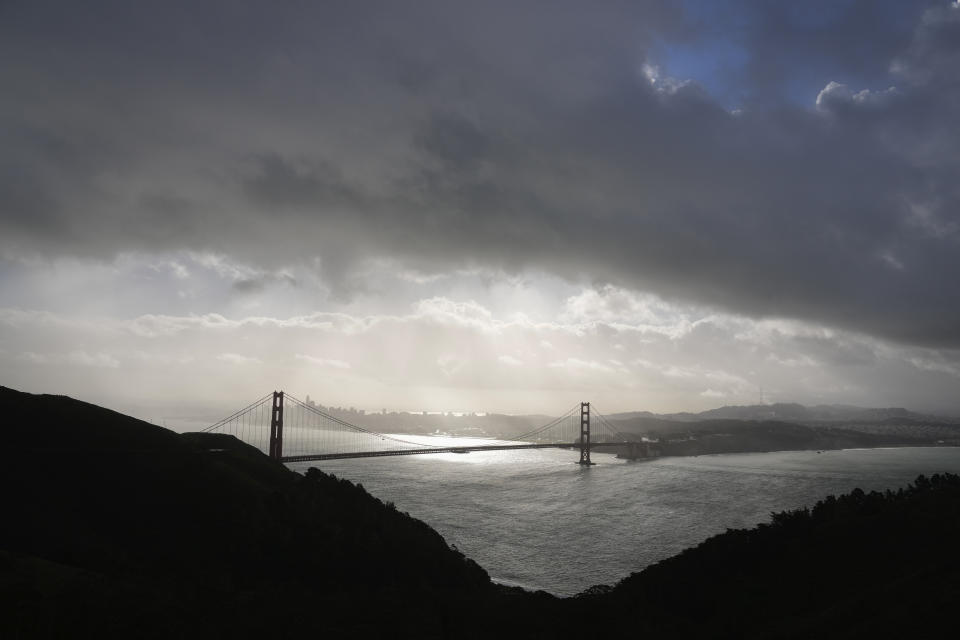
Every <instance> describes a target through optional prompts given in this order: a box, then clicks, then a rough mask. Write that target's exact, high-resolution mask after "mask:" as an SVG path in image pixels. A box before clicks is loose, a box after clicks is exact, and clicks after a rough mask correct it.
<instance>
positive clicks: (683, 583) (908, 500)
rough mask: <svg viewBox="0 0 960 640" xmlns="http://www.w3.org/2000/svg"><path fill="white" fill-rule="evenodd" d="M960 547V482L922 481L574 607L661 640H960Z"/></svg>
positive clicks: (712, 545)
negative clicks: (959, 615)
mask: <svg viewBox="0 0 960 640" xmlns="http://www.w3.org/2000/svg"><path fill="white" fill-rule="evenodd" d="M958 541H960V476H956V475H952V474H945V475H934V476H933V477H932V478H930V479H927V478H924V477H922V476H921V477H920V478H918V479H917V481H916V483H915V484H913V485H911V486H910V487H908V488H906V489H901V490H898V491H895V492H890V491H888V492H886V493H878V492H871V493H863V492H862V491H860V490H859V489H857V490H855V491H853V492H852V493H850V494H847V495H843V496H840V497H833V496H830V497H829V498H827V499H825V500H823V501H821V502H818V503H817V504H816V506H814V507H813V508H812V509H809V510H808V509H801V510H797V511H790V512H782V513H778V514H773V517H772V520H771V522H770V524H766V525H760V526H759V527H757V528H754V529H750V530H731V531H728V532H727V533H725V534H721V535H718V536H715V537H713V538H710V539H709V540H707V541H706V542H704V543H702V544H700V545H699V546H697V547H695V548H693V549H688V550H686V551H684V552H682V553H680V554H679V555H677V556H674V557H672V558H669V559H667V560H664V561H663V562H660V563H658V564H656V565H654V566H651V567H648V568H647V569H645V570H644V571H642V572H640V573H636V574H633V575H631V576H630V577H629V578H627V579H625V580H623V581H622V582H621V583H619V584H618V585H616V587H614V588H613V589H597V590H596V592H597V593H595V594H593V595H584V596H580V597H579V598H577V599H576V600H575V601H572V602H571V603H570V605H571V608H572V609H574V610H577V609H581V610H589V611H591V612H597V613H600V615H602V616H604V617H605V618H607V619H609V620H611V621H615V622H614V623H613V624H612V625H611V627H612V628H611V629H610V631H611V632H612V631H614V630H619V631H621V632H630V633H632V634H636V635H641V634H646V633H651V634H653V637H678V636H679V637H711V638H824V637H830V638H892V637H896V638H953V637H956V632H957V623H956V619H955V614H954V611H955V608H956V606H957V604H958V603H960V554H958V553H957V544H958ZM628 611H629V612H632V613H630V614H627V615H625V612H628ZM615 628H616V629H615ZM572 633H573V634H574V635H575V633H576V630H572Z"/></svg>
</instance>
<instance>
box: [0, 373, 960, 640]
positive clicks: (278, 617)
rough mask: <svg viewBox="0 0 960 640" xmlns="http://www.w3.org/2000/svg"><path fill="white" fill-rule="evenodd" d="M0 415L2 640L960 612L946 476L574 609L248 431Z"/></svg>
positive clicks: (98, 413) (680, 562)
mask: <svg viewBox="0 0 960 640" xmlns="http://www.w3.org/2000/svg"><path fill="white" fill-rule="evenodd" d="M0 415H3V416H4V423H3V426H2V430H3V432H2V436H3V437H4V438H5V440H4V442H5V446H4V448H3V449H2V454H0V469H2V471H0V480H2V482H3V487H4V504H3V507H4V512H3V526H2V527H0V637H2V638H4V639H6V638H35V637H57V638H60V637H88V636H89V637H99V638H104V637H124V638H131V637H135V638H180V637H198V638H201V637H202V638H205V639H209V638H220V637H244V638H245V637H256V638H285V637H298V638H302V637H321V636H324V637H333V638H350V637H382V638H396V637H417V638H441V637H442V638H488V637H497V638H504V637H518V638H557V637H570V638H574V637H576V638H584V637H650V638H685V637H692V638H860V637H862V638H871V639H873V638H887V637H896V638H913V637H923V638H930V637H950V638H952V637H954V636H955V633H953V632H952V631H951V632H948V633H947V634H939V633H937V632H936V631H938V630H939V629H942V628H950V627H955V621H954V609H955V607H956V604H957V603H960V554H958V553H957V545H958V543H960V477H957V476H953V475H949V474H948V475H938V476H934V477H933V478H931V479H929V480H927V479H925V478H919V479H918V480H917V482H916V483H915V485H913V486H911V487H909V488H907V489H905V490H900V491H896V492H888V493H885V494H880V493H870V494H864V493H863V492H860V491H855V492H853V493H851V494H849V495H845V496H841V497H839V498H833V497H830V498H828V499H826V500H824V501H822V502H820V503H818V504H817V505H816V506H815V507H814V508H813V509H810V510H800V511H793V512H785V513H780V514H776V515H774V516H773V518H772V521H771V523H770V524H768V525H761V526H759V527H757V528H755V529H751V530H735V531H728V532H727V533H725V534H722V535H719V536H715V537H713V538H710V539H709V540H707V541H705V542H704V543H702V544H701V545H699V546H698V547H696V548H694V549H689V550H687V551H685V552H683V553H681V554H679V555H677V556H675V557H673V558H670V559H668V560H665V561H663V562H661V563H659V564H657V565H654V566H652V567H649V568H647V569H645V570H643V571H642V572H640V573H636V574H634V575H632V576H630V577H629V578H627V579H625V580H624V581H622V582H621V583H620V584H618V585H616V586H615V587H612V588H610V587H597V588H595V589H592V590H591V591H590V592H588V593H587V594H584V595H581V596H579V597H577V598H571V599H566V600H558V599H556V598H552V597H550V596H548V595H546V594H542V593H541V594H532V593H527V592H524V591H521V590H519V589H505V588H499V587H496V586H495V585H492V584H491V583H490V581H489V579H488V577H487V575H486V573H485V572H484V571H483V569H481V568H480V567H479V566H477V565H476V564H475V563H474V562H472V561H470V560H469V559H466V558H464V557H463V555H462V554H460V553H459V552H457V551H456V550H454V549H450V548H449V547H448V546H447V545H446V543H445V542H444V541H443V539H442V538H441V537H440V535H439V534H437V533H436V532H435V531H433V530H432V529H430V527H428V526H427V525H425V524H424V523H422V522H420V521H418V520H415V519H413V518H411V517H409V516H407V515H406V514H403V513H399V512H398V511H396V510H395V509H394V508H393V507H392V506H391V505H385V504H383V503H381V502H380V501H379V500H377V499H375V498H373V497H371V496H370V495H369V494H368V493H367V492H366V491H365V490H364V489H363V488H362V487H360V486H359V485H354V484H352V483H350V482H347V481H343V480H339V479H337V478H335V477H333V476H330V475H327V474H324V473H322V472H320V471H317V470H315V469H312V470H310V471H309V472H308V473H307V474H306V475H305V476H303V475H300V474H297V473H293V472H291V471H289V470H287V469H286V468H285V467H284V466H283V465H280V464H278V463H275V462H273V461H272V460H270V459H268V458H267V457H266V456H264V455H263V454H261V453H260V452H259V451H257V450H256V449H253V448H251V447H249V446H247V445H244V444H242V443H241V442H239V441H238V440H236V439H234V438H233V437H231V436H223V435H215V434H183V435H177V434H174V433H172V432H169V431H166V430H164V429H160V428H158V427H155V426H152V425H149V424H146V423H143V422H140V421H138V420H135V419H132V418H129V417H126V416H123V415H120V414H117V413H115V412H112V411H108V410H106V409H102V408H99V407H95V406H93V405H89V404H85V403H82V402H77V401H75V400H71V399H69V398H63V397H55V396H35V395H29V394H24V393H19V392H16V391H11V390H9V389H4V388H0ZM720 422H724V421H720ZM763 424H764V423H758V425H759V427H760V428H762V425H763ZM755 426H757V425H755ZM725 428H726V427H725ZM797 433H798V434H802V433H805V432H802V431H798V432H797ZM947 625H949V627H948V626H947Z"/></svg>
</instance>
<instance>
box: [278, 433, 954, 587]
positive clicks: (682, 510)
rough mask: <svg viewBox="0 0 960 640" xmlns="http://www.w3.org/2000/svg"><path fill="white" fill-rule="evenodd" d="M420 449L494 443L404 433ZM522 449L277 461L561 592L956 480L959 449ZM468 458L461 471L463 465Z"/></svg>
mask: <svg viewBox="0 0 960 640" xmlns="http://www.w3.org/2000/svg"><path fill="white" fill-rule="evenodd" d="M403 437H404V438H406V439H411V438H413V439H415V440H416V441H418V442H423V443H424V444H427V443H430V444H438V445H440V444H441V443H442V446H457V445H463V446H468V444H467V443H468V442H469V443H472V444H491V443H493V442H496V441H490V440H480V439H473V438H470V439H467V438H450V437H435V436H403ZM576 460H577V455H576V453H575V452H573V451H566V450H559V449H535V450H529V449H528V450H520V451H489V452H486V451H485V452H474V453H469V454H456V453H442V454H429V455H422V456H398V457H389V458H373V459H358V460H333V461H326V462H313V463H298V464H293V465H290V466H291V468H293V469H296V470H298V471H305V470H306V469H308V468H309V467H311V466H316V467H319V468H320V469H323V470H324V471H327V472H329V473H334V474H336V475H337V476H340V477H344V478H348V479H350V480H353V481H355V482H359V483H361V484H363V485H364V487H366V488H367V490H369V491H370V492H371V493H372V494H373V495H375V496H376V497H378V498H380V499H381V500H384V501H392V502H393V503H395V504H396V506H397V508H398V509H400V510H401V511H407V512H409V513H410V514H411V515H412V516H415V517H417V518H420V519H422V520H424V521H425V522H427V523H428V524H430V525H431V526H432V527H434V528H435V529H437V530H438V531H439V532H440V533H441V534H442V535H443V536H444V537H445V538H446V540H447V542H449V543H451V544H454V545H456V546H457V547H458V548H459V549H460V550H461V551H463V552H464V553H466V554H467V555H468V556H469V557H471V558H473V559H474V560H476V561H477V562H479V563H480V564H481V565H482V566H483V567H484V568H486V569H487V571H489V572H490V574H491V576H492V577H493V578H494V579H495V580H498V581H501V582H504V583H507V584H515V585H519V586H523V587H525V588H528V589H544V590H547V591H550V592H551V593H555V594H558V595H571V594H574V593H577V592H579V591H582V590H583V589H586V588H587V587H590V586H591V585H594V584H611V583H614V582H616V581H617V580H620V579H622V578H624V577H626V576H627V575H629V574H630V573H631V572H633V571H638V570H640V569H642V568H643V567H645V566H647V565H649V564H652V563H654V562H657V561H659V560H662V559H664V558H667V557H669V556H671V555H674V554H676V553H678V552H679V551H682V550H683V549H685V548H687V547H689V546H692V545H696V544H697V543H699V542H701V541H702V540H704V539H705V538H707V537H709V536H711V535H713V534H716V533H722V532H723V531H725V530H726V529H727V528H740V527H750V526H753V525H755V524H757V523H759V522H764V521H766V520H767V519H768V518H769V515H770V513H771V512H772V511H780V510H784V509H793V508H798V507H802V506H808V505H812V504H813V503H814V502H816V501H817V500H819V499H821V498H823V497H825V496H826V495H828V494H831V493H832V494H837V493H843V492H847V491H850V490H852V489H854V488H856V487H860V488H862V489H864V490H883V489H892V488H896V487H899V486H903V485H904V484H906V483H908V482H910V481H912V480H913V479H914V478H915V477H916V476H917V475H918V474H920V473H924V474H928V475H929V474H933V473H938V472H944V471H949V472H953V473H960V449H958V448H908V449H861V450H847V451H825V452H823V453H819V454H818V453H816V452H814V451H795V452H776V453H759V454H731V455H716V456H699V457H690V458H662V459H659V460H653V461H645V462H627V461H624V460H619V459H617V458H615V457H614V456H613V455H611V454H607V453H598V452H594V453H593V460H594V462H596V463H598V464H597V465H596V466H593V467H581V466H579V465H577V464H576ZM465 463H470V464H465Z"/></svg>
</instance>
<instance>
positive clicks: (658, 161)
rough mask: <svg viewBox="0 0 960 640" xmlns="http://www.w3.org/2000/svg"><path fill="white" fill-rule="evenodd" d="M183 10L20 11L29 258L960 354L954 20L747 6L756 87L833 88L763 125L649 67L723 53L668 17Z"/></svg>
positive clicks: (17, 40)
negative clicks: (400, 292) (358, 288)
mask: <svg viewBox="0 0 960 640" xmlns="http://www.w3.org/2000/svg"><path fill="white" fill-rule="evenodd" d="M175 5H176V3H172V4H171V3H163V4H158V5H156V6H155V7H154V9H152V10H148V9H144V8H143V7H142V6H134V5H132V4H131V3H116V4H113V5H110V4H107V5H103V4H97V3H85V4H84V5H83V6H82V8H81V7H80V6H79V5H75V4H73V3H63V5H62V6H58V5H57V4H55V3H53V4H51V3H38V2H35V3H29V4H28V3H23V4H16V3H14V4H9V3H8V4H6V5H4V8H3V9H0V12H2V13H0V18H2V19H0V25H2V26H0V55H2V56H3V59H4V60H7V61H11V62H10V63H9V64H6V65H4V66H3V67H2V69H0V81H2V82H3V86H4V87H5V92H4V97H3V99H2V101H0V136H2V141H3V142H4V151H3V159H2V162H0V171H2V174H0V197H2V200H0V215H2V225H3V240H2V243H3V244H2V248H3V250H4V251H6V252H31V251H39V252H42V253H46V254H48V255H57V254H62V253H72V254H79V255H84V256H100V257H109V256H111V255H113V254H115V253H117V252H121V251H127V250H145V251H166V250H175V249H192V250H200V251H203V250H212V251H217V252H221V253H224V254H227V255H230V256H232V257H233V258H234V259H235V260H237V261H241V262H245V263H250V264H253V265H256V266H259V267H262V268H264V269H278V268H281V267H283V266H284V265H288V264H292V263H302V264H319V265H320V268H321V271H322V273H323V275H324V277H326V278H328V279H330V280H331V281H332V283H333V284H334V285H335V286H337V287H339V288H340V289H341V290H342V289H345V288H349V287H350V286H351V284H350V283H351V273H352V272H353V270H354V269H355V268H356V267H358V266H360V265H361V264H362V263H363V261H364V260H366V259H369V258H383V257H386V258H390V259H394V260H398V261H400V262H402V263H406V264H407V265H409V266H411V267H413V268H415V269H418V270H421V271H424V272H429V271H430V270H435V271H443V270H449V269H453V268H457V267H462V266H486V267H492V268H505V269H508V270H520V269H524V268H534V269H544V270H548V271H550V272H554V273H558V274H561V275H563V276H565V277H570V278H582V277H587V278H590V279H592V280H594V281H596V282H599V283H603V282H613V283H617V284H620V285H623V286H629V287H633V288H638V289H644V290H649V291H654V292H657V293H659V294H660V295H664V296H666V297H671V298H680V299H687V300H693V301H697V302H701V303H708V304H713V305H718V306H721V307H724V308H728V309H732V310H735V311H737V312H740V313H746V314H753V315H779V316H788V317H797V318H803V319H811V320H815V321H818V322H825V323H828V324H835V325H839V326H843V327H847V328H852V329H855V330H860V331H865V332H868V333H873V334H876V335H882V336H885V337H891V338H894V339H897V340H902V341H906V342H913V343H922V344H930V345H936V344H947V345H953V346H957V345H960V296H958V295H957V294H956V288H955V285H954V283H953V277H954V274H955V273H957V272H958V271H960V251H958V248H960V247H958V238H960V229H958V225H960V221H958V211H960V187H958V186H957V184H958V183H960V181H958V180H957V179H956V176H957V175H958V170H960V157H958V152H957V149H958V148H960V139H958V135H960V134H958V127H957V126H956V121H957V116H958V115H960V113H958V111H960V107H958V105H960V86H958V84H960V71H958V69H960V64H957V42H958V38H957V37H956V31H957V29H958V27H957V25H958V20H960V9H957V8H955V7H953V6H951V5H948V4H946V3H941V4H940V5H939V6H938V7H936V8H934V9H930V10H927V11H925V12H923V13H920V12H919V11H918V12H917V13H914V14H911V16H910V17H911V19H912V21H913V26H912V27H911V29H910V30H904V28H903V27H902V21H899V20H897V19H895V18H896V17H897V16H899V17H903V15H904V11H905V10H894V9H893V8H890V7H887V8H886V9H884V7H880V8H879V9H877V8H874V9H871V11H876V12H878V13H877V15H873V14H871V13H870V12H869V11H868V12H867V14H868V15H866V17H863V18H862V20H858V19H857V16H858V15H860V14H863V7H861V6H860V5H859V4H857V3H846V4H842V5H838V6H840V9H836V10H831V11H829V12H828V11H827V10H826V8H823V12H824V13H822V14H820V17H822V18H823V19H822V20H820V21H819V22H818V14H815V13H814V14H803V15H799V14H798V15H793V14H789V15H788V14H782V15H781V13H780V12H778V11H774V10H771V9H769V8H765V7H768V6H769V4H768V3H759V4H758V5H753V4H750V3H743V4H738V5H733V6H735V7H739V8H738V9H737V10H738V11H740V12H742V15H743V17H744V20H745V22H744V24H747V25H748V26H749V28H747V27H744V30H743V31H736V30H734V31H731V33H734V34H737V37H738V38H739V41H738V46H743V47H745V48H746V55H747V62H746V64H745V66H744V70H743V73H741V74H739V75H737V74H734V75H735V76H736V78H734V76H731V80H730V81H731V82H734V81H736V82H740V83H742V85H741V86H740V89H742V91H740V93H743V94H744V95H760V94H762V92H764V91H767V90H770V87H772V86H773V85H774V84H778V83H774V82H773V81H772V80H771V79H770V78H772V77H774V76H777V75H778V74H779V75H780V76H782V77H788V76H789V74H790V73H792V72H794V71H798V72H808V71H809V70H810V69H811V68H812V69H816V70H817V71H818V73H822V74H823V75H822V77H820V78H819V79H818V84H817V85H816V86H817V87H819V88H818V90H820V89H822V92H821V93H820V95H819V98H818V97H817V95H816V91H813V92H811V93H810V95H809V96H808V102H807V104H802V105H801V104H792V103H790V102H784V101H783V100H780V99H778V100H775V101H772V102H770V103H768V104H767V105H766V106H760V105H763V104H765V102H764V101H763V100H752V101H748V102H747V103H746V108H745V109H744V111H742V112H740V113H730V112H728V111H727V110H726V109H725V108H724V107H722V106H721V104H720V102H718V101H717V100H715V98H714V97H713V96H711V95H710V94H709V93H707V91H706V90H705V89H703V88H701V87H700V86H699V85H698V84H697V83H696V82H693V83H683V82H681V80H683V79H682V78H680V79H673V78H670V77H668V75H667V74H668V73H669V68H667V67H665V68H664V69H663V71H662V72H661V74H660V75H658V74H657V73H656V72H655V71H654V69H653V67H652V66H649V67H647V68H646V71H645V72H643V71H642V69H643V65H644V64H645V63H647V64H649V65H655V64H656V63H658V62H659V61H658V60H657V59H655V58H653V57H651V56H652V55H653V54H651V53H650V52H655V51H657V49H658V47H661V46H662V43H664V42H674V41H675V42H677V43H682V44H683V46H685V47H693V48H696V46H697V43H701V42H702V43H707V42H710V41H713V40H715V39H716V38H717V37H718V36H717V33H716V32H714V33H709V32H708V30H705V24H706V22H705V19H704V15H703V14H702V12H700V13H697V12H696V11H690V12H689V13H688V14H686V15H680V14H678V13H677V12H676V10H675V9H672V8H671V6H675V5H672V4H671V3H657V2H649V3H626V2H623V3H621V2H608V3H578V2H562V3H557V2H550V3H539V2H521V3H516V2H513V3H476V4H474V3H462V4H461V3H450V2H437V3H415V6H405V4H404V3H335V2H331V3H321V4H318V5H313V6H310V7H309V8H304V7H303V6H299V5H297V6H293V5H287V4H284V3H281V4H279V5H275V4H266V3H264V4H263V5H260V4H257V3H235V2H233V3H224V4H222V5H221V6H219V7H217V8H216V9H214V8H211V7H216V5H209V4H205V5H204V6H203V8H199V9H198V8H194V7H193V5H183V6H175ZM361 5H362V6H361ZM871 6H872V5H871ZM921 8H922V7H921ZM884 11H887V13H884ZM907 13H910V12H909V11H907ZM891 16H893V17H891ZM756 25H764V27H763V28H762V29H758V28H756ZM778 32H783V33H789V34H792V35H791V36H790V37H789V38H786V37H785V38H783V39H782V40H777V38H776V37H775V35H776V34H777V33H778ZM744 34H746V35H744ZM764 34H767V36H766V37H764ZM770 34H773V35H770ZM731 37H732V36H731ZM774 42H779V43H780V46H781V47H782V49H781V50H780V51H778V53H777V55H776V56H772V55H768V54H769V51H770V46H771V44H772V43H774ZM811 42H814V43H816V44H815V47H816V48H817V51H818V55H817V64H815V65H810V66H809V67H807V66H805V64H806V62H807V60H808V56H807V53H809V51H810V47H811V46H814V45H811ZM704 46H706V44H704ZM851 52H855V55H854V54H853V53H851ZM847 58H850V59H851V62H849V63H845V60H846V59H847ZM758 65H767V66H766V67H764V68H762V69H761V68H759V67H758ZM833 65H837V67H836V69H835V72H834V71H832V70H831V69H830V67H831V66H833ZM844 65H846V66H844ZM891 65H892V67H891ZM880 68H892V72H891V73H890V74H888V75H887V76H886V77H885V78H884V82H883V84H873V82H874V81H876V79H877V78H879V77H880V76H881V74H880V73H879V72H878V71H877V69H880ZM737 78H738V79H737ZM831 81H836V82H835V83H834V84H829V85H828V83H830V82H831ZM891 85H895V86H896V88H895V90H893V91H887V89H888V87H889V86H891ZM864 90H866V91H864ZM815 99H816V100H817V104H816V106H814V100H815Z"/></svg>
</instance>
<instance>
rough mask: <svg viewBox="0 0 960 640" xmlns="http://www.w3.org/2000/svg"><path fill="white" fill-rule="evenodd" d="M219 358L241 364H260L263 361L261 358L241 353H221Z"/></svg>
mask: <svg viewBox="0 0 960 640" xmlns="http://www.w3.org/2000/svg"><path fill="white" fill-rule="evenodd" d="M217 360H221V361H223V362H228V363H230V364H235V365H240V366H245V365H253V364H260V363H261V362H262V360H260V358H251V357H250V356H244V355H240V354H239V353H221V354H220V355H218V356H217Z"/></svg>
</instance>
